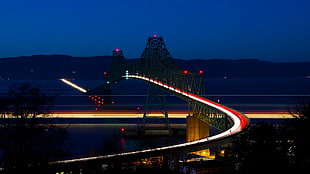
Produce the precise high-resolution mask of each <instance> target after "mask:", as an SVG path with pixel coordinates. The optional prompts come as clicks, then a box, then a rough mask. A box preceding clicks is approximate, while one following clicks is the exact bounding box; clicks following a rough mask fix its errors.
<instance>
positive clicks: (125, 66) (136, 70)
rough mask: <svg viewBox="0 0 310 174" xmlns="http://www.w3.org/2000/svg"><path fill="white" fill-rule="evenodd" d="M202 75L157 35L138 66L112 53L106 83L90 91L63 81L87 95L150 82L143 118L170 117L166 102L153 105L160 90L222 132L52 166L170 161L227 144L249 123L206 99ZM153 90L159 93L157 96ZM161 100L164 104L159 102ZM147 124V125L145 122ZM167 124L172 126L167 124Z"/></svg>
mask: <svg viewBox="0 0 310 174" xmlns="http://www.w3.org/2000/svg"><path fill="white" fill-rule="evenodd" d="M202 74H203V72H202V71H201V70H200V71H198V72H197V73H194V72H189V71H188V70H183V69H181V68H180V67H178V65H176V64H175V63H174V62H173V59H172V56H171V55H170V53H169V51H168V49H167V48H166V45H165V43H164V41H163V38H162V37H158V36H157V35H154V36H153V37H149V38H148V41H147V44H146V48H145V49H144V51H143V53H142V56H141V58H140V59H139V60H138V61H137V62H135V63H128V62H127V60H126V59H125V57H124V55H123V53H122V51H121V50H120V49H115V50H114V51H113V58H112V63H111V68H110V70H109V72H108V73H107V74H106V78H105V82H104V84H102V85H101V86H98V87H96V88H94V89H91V90H88V91H87V90H85V89H83V88H80V87H78V86H76V85H74V84H73V83H71V82H69V81H67V80H65V79H62V81H63V82H65V83H67V84H70V85H71V86H72V87H74V88H76V89H78V90H80V91H81V92H83V93H85V94H87V95H94V94H98V93H102V92H103V91H104V90H106V89H109V88H110V86H111V84H113V83H115V82H118V81H121V80H126V79H136V80H141V81H143V82H146V83H148V84H149V85H150V86H149V90H148V98H149V99H147V102H146V106H145V110H144V114H143V119H144V120H147V119H149V118H150V117H151V116H150V115H149V114H148V111H149V110H151V109H158V110H160V112H161V113H162V118H164V119H167V118H168V112H167V110H166V108H165V103H164V102H163V103H158V102H157V103H156V104H154V103H152V102H153V101H154V100H155V99H154V98H160V97H162V95H160V91H161V90H164V91H167V92H169V93H171V94H173V95H175V96H177V97H180V98H182V99H184V100H185V101H187V102H188V108H189V110H188V111H189V113H188V115H189V116H190V117H193V118H195V119H197V120H199V121H200V122H204V123H207V124H208V125H209V124H210V125H212V126H214V127H216V128H218V129H220V130H221V132H220V133H218V134H216V135H212V136H207V137H201V138H199V139H194V140H191V141H188V142H185V143H181V144H175V145H170V146H165V147H157V148H151V149H146V150H138V151H134V152H125V153H118V154H111V155H103V156H93V157H85V158H78V159H69V160H62V161H55V162H51V163H49V165H50V166H53V167H52V168H53V169H64V168H65V169H68V170H70V169H73V168H75V169H76V168H80V169H83V168H87V166H89V165H90V164H92V165H97V166H99V168H100V166H102V165H106V164H107V165H108V164H111V163H114V165H116V164H115V163H117V162H120V161H124V160H125V159H126V160H129V159H141V158H147V157H156V156H164V157H166V158H171V156H175V154H182V153H183V154H184V153H189V152H194V151H199V150H203V149H207V148H211V147H215V146H219V145H221V144H225V143H227V142H229V141H231V139H232V138H233V137H234V136H236V135H238V134H240V133H241V132H242V131H243V130H245V129H246V127H247V126H248V125H249V120H248V119H247V117H246V116H245V115H243V114H242V113H240V112H238V111H236V110H234V109H231V108H229V107H226V106H223V105H221V104H219V103H216V102H213V101H210V100H208V99H206V98H205V96H206V95H205V93H204V92H205V90H204V84H203V76H202ZM154 91H157V93H156V94H154ZM158 101H164V99H163V100H161V99H158ZM145 125H147V123H146V122H145ZM166 125H169V124H168V123H167V124H166Z"/></svg>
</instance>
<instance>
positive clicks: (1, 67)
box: [0, 55, 310, 80]
mask: <svg viewBox="0 0 310 174" xmlns="http://www.w3.org/2000/svg"><path fill="white" fill-rule="evenodd" d="M111 59H112V57H111V56H96V57H72V56H66V55H34V56H23V57H15V58H1V59H0V79H4V80H7V79H11V80H20V79H25V80H26V79H27V80H28V79H32V80H51V79H59V78H75V79H80V80H96V79H98V80H100V79H103V72H104V71H108V70H109V66H110V63H111ZM129 61H130V62H135V61H137V59H129ZM174 61H175V62H176V63H177V64H178V65H179V66H180V67H182V68H184V69H187V70H189V71H193V72H198V71H199V70H203V71H204V74H205V75H206V76H207V77H209V78H218V77H220V78H222V77H229V78H244V77H246V78H265V77H306V76H309V75H310V68H309V67H310V62H296V63H274V62H266V61H259V60H256V59H241V60H224V59H211V60H210V59H209V60H202V59H194V60H182V59H175V60H174Z"/></svg>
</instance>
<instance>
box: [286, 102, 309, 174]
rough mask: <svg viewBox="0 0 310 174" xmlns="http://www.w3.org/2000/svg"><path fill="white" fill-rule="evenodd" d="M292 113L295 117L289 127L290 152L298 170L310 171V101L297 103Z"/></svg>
mask: <svg viewBox="0 0 310 174" xmlns="http://www.w3.org/2000/svg"><path fill="white" fill-rule="evenodd" d="M289 112H290V114H291V115H292V116H293V117H294V118H295V119H294V120H293V121H291V122H289V123H288V124H287V125H286V127H287V132H288V140H291V142H292V143H291V146H290V153H291V154H292V158H293V165H294V167H295V169H296V170H299V171H303V172H305V173H308V172H309V171H310V149H309V147H310V136H309V133H308V132H309V127H310V101H308V102H303V103H301V104H297V105H296V106H295V107H294V108H293V109H291V110H290V111H289Z"/></svg>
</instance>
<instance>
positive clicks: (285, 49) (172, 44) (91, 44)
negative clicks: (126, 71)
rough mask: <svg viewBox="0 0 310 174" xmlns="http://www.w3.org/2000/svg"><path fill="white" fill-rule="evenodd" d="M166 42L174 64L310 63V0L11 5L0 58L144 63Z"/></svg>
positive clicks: (78, 0)
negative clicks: (145, 53) (159, 41)
mask: <svg viewBox="0 0 310 174" xmlns="http://www.w3.org/2000/svg"><path fill="white" fill-rule="evenodd" d="M153 34H157V35H160V36H163V37H164V39H165V42H166V45H167V47H168V49H169V51H170V53H171V54H172V56H173V57H174V58H182V59H194V58H204V59H213V58H220V59H244V58H257V59H260V60H269V61H276V62H279V61H284V62H288V61H310V0H186V1H185V0H156V1H151V0H113V1H112V0H109V1H108V0H6V1H1V2H0V57H15V56H29V55H35V54H47V55H49V54H66V55H72V56H95V55H97V56H99V55H111V52H112V50H113V49H115V48H120V49H122V50H123V51H124V54H125V56H126V57H127V58H137V57H140V55H141V53H142V50H143V49H144V47H145V44H146V40H147V37H148V36H152V35H153Z"/></svg>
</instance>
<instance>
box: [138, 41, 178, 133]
mask: <svg viewBox="0 0 310 174" xmlns="http://www.w3.org/2000/svg"><path fill="white" fill-rule="evenodd" d="M168 59H172V57H171V56H170V54H169V52H168V49H167V48H166V45H165V43H164V41H163V38H162V37H157V35H154V36H153V37H149V38H148V41H147V43H146V47H145V49H144V51H143V53H142V55H141V58H140V62H143V64H144V65H147V66H144V68H146V71H144V72H146V73H148V74H147V76H151V77H152V78H155V79H156V78H158V75H159V74H160V71H159V72H158V71H151V70H154V69H156V68H157V67H158V64H159V63H160V61H165V60H168ZM147 70H149V71H147ZM158 70H159V69H158ZM154 72H155V73H154ZM154 123H156V124H157V127H156V128H157V129H158V128H159V129H160V130H158V131H157V132H156V133H157V134H160V133H164V134H169V133H170V124H169V118H168V112H167V104H166V97H165V92H164V90H163V89H161V88H158V87H155V86H153V85H151V84H149V85H148V92H147V96H146V102H145V106H144V113H143V120H142V127H143V129H144V132H145V133H147V132H148V131H149V132H152V131H154V130H152V129H154V127H152V125H153V124H154ZM156 128H155V129H156Z"/></svg>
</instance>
